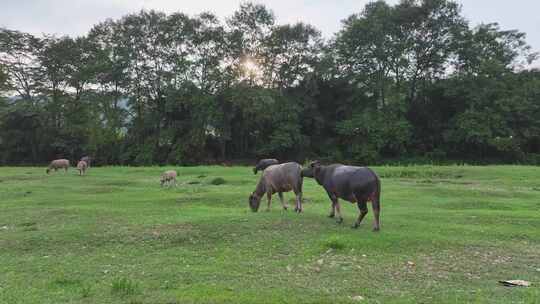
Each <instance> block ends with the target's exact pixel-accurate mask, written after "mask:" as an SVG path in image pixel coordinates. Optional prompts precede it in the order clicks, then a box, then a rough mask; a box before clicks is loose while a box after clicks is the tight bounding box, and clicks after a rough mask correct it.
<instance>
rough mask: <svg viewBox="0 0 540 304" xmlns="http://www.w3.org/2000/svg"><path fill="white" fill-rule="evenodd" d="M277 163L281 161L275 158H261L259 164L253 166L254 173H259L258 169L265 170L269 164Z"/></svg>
mask: <svg viewBox="0 0 540 304" xmlns="http://www.w3.org/2000/svg"><path fill="white" fill-rule="evenodd" d="M277 164H279V161H278V160H277V159H275V158H265V159H261V160H259V162H258V163H257V165H255V168H253V174H257V172H258V171H263V170H264V169H266V168H267V167H268V166H271V165H277Z"/></svg>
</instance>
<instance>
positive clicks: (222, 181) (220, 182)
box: [210, 177, 227, 186]
mask: <svg viewBox="0 0 540 304" xmlns="http://www.w3.org/2000/svg"><path fill="white" fill-rule="evenodd" d="M225 183H227V181H226V180H225V179H224V178H223V177H216V178H213V179H212V180H211V181H210V184H212V185H214V186H219V185H223V184H225Z"/></svg>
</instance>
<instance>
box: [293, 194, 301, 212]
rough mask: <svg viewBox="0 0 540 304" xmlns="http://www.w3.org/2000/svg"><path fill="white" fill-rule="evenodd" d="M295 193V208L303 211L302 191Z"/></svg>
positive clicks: (297, 210)
mask: <svg viewBox="0 0 540 304" xmlns="http://www.w3.org/2000/svg"><path fill="white" fill-rule="evenodd" d="M295 194H296V207H295V208H294V211H296V212H298V213H300V212H302V192H298V193H295Z"/></svg>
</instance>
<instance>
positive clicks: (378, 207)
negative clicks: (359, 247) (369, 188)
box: [371, 195, 381, 231]
mask: <svg viewBox="0 0 540 304" xmlns="http://www.w3.org/2000/svg"><path fill="white" fill-rule="evenodd" d="M371 206H372V207H373V217H374V219H375V222H374V223H373V231H379V229H381V225H380V222H379V213H380V212H381V202H380V198H379V195H377V197H376V198H375V199H374V200H373V201H372V202H371Z"/></svg>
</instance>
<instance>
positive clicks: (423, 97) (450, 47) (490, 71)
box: [0, 0, 540, 165]
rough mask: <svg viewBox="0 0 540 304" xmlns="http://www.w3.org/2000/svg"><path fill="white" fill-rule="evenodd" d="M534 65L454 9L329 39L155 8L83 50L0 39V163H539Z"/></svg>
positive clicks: (415, 13) (296, 29) (91, 38)
mask: <svg viewBox="0 0 540 304" xmlns="http://www.w3.org/2000/svg"><path fill="white" fill-rule="evenodd" d="M336 22H338V21H336ZM537 58H538V54H537V53H535V52H533V50H532V49H531V47H530V46H529V45H528V44H527V43H526V40H525V34H524V33H521V32H519V31H517V30H504V29H501V28H500V27H499V25H497V24H481V25H479V26H477V27H474V28H471V27H470V26H469V25H468V23H467V20H465V18H464V16H463V15H462V14H461V11H460V7H459V5H458V3H457V2H455V1H451V0H426V1H400V2H399V3H398V4H395V5H391V4H389V3H386V2H384V1H375V2H370V3H368V4H366V6H365V7H364V9H363V10H362V11H360V12H357V13H353V14H351V15H350V16H349V17H348V18H346V19H345V20H344V22H343V25H342V28H341V29H340V30H339V31H338V33H337V34H336V36H335V37H334V38H333V39H331V40H329V41H324V40H323V39H322V38H321V34H320V32H319V31H318V30H317V29H316V28H314V27H313V26H311V25H309V24H305V23H296V24H280V25H277V24H276V18H275V16H274V14H273V12H272V11H271V10H270V9H269V8H267V7H265V6H264V5H260V4H253V3H249V2H248V3H242V4H241V5H240V7H239V8H238V9H237V10H236V11H235V12H234V13H233V14H232V15H231V16H230V17H229V18H227V19H226V20H225V21H224V22H222V21H221V20H220V19H219V18H217V16H215V15H213V14H211V13H203V14H200V15H196V16H188V15H186V14H183V13H181V12H178V13H172V14H165V13H162V12H157V11H153V10H150V11H141V12H138V13H133V14H129V15H126V16H123V17H121V18H119V19H116V20H106V21H104V22H101V23H99V24H97V25H95V26H94V27H93V28H92V29H91V30H90V32H89V33H88V35H85V36H82V37H78V38H71V37H55V36H45V37H36V36H33V35H31V34H27V33H21V32H18V31H13V30H9V29H4V28H0V98H2V99H1V100H0V148H1V149H0V162H2V163H42V162H48V161H49V160H50V159H53V158H59V157H64V158H69V159H78V158H79V157H81V156H82V155H93V156H94V159H95V160H96V162H97V163H101V164H135V165H150V164H164V163H171V164H198V163H203V162H212V163H214V162H219V161H223V160H226V159H252V158H260V157H268V156H271V157H277V158H279V159H289V160H292V159H296V160H302V159H304V158H306V157H309V158H312V159H315V158H317V159H325V160H328V161H343V162H355V163H362V164H365V163H381V162H384V161H386V160H388V159H392V160H395V159H398V158H405V157H407V158H408V159H427V160H444V159H455V160H473V161H478V160H486V159H490V160H493V161H504V162H528V161H534V159H535V155H537V154H540V135H539V134H540V105H539V104H538V100H539V98H540V73H539V72H538V70H534V69H531V70H527V69H526V67H527V64H530V63H531V62H533V61H534V60H535V59H537Z"/></svg>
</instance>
